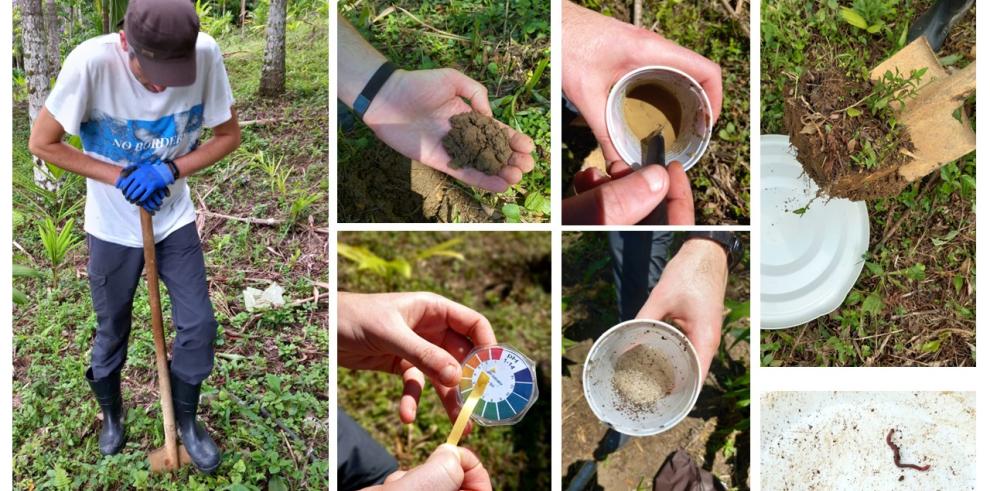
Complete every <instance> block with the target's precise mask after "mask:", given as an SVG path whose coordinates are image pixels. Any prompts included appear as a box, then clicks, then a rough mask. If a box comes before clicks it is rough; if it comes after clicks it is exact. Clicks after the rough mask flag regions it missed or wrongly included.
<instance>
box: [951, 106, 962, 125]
mask: <svg viewBox="0 0 990 491" xmlns="http://www.w3.org/2000/svg"><path fill="white" fill-rule="evenodd" d="M952 117H953V118H954V119H955V120H956V121H959V124H962V122H963V121H962V106H960V107H957V108H956V110H955V111H952Z"/></svg>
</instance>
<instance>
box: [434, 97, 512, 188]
mask: <svg viewBox="0 0 990 491" xmlns="http://www.w3.org/2000/svg"><path fill="white" fill-rule="evenodd" d="M443 148H444V149H445V150H447V153H448V154H449V155H450V159H451V160H450V166H451V167H453V168H455V169H460V168H462V167H471V168H473V169H477V170H479V171H481V172H484V173H485V174H488V175H490V176H493V175H496V174H498V173H499V171H501V170H502V168H503V167H505V166H506V165H508V164H509V158H510V157H512V148H511V147H510V146H509V135H508V132H506V130H505V128H503V127H502V125H500V124H499V123H498V121H496V120H494V119H492V118H489V117H488V116H485V115H483V114H480V113H476V112H473V111H472V112H467V113H462V114H456V115H454V116H451V118H450V132H449V133H447V136H445V137H443Z"/></svg>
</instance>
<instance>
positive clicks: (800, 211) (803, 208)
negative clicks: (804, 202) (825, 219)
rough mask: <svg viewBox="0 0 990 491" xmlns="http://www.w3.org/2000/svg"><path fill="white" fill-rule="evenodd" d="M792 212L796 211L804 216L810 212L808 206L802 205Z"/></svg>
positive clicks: (796, 213) (795, 212)
mask: <svg viewBox="0 0 990 491" xmlns="http://www.w3.org/2000/svg"><path fill="white" fill-rule="evenodd" d="M792 213H794V214H795V215H797V216H804V214H805V213H808V207H807V206H802V207H801V208H798V209H796V210H794V211H793V212H792Z"/></svg>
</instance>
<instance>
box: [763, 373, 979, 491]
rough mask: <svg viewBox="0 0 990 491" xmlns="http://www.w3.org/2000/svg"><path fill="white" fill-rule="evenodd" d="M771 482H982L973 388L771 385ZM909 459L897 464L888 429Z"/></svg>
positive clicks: (766, 469) (766, 478)
mask: <svg viewBox="0 0 990 491" xmlns="http://www.w3.org/2000/svg"><path fill="white" fill-rule="evenodd" d="M760 420H761V436H762V441H761V447H762V448H761V460H760V480H761V482H762V489H765V490H787V489H792V490H798V489H816V490H833V489H834V490H851V489H855V490H861V491H870V490H887V489H897V490H926V491H934V490H946V491H948V490H973V489H976V396H975V394H974V393H972V392H771V393H768V394H765V395H764V396H763V399H762V405H761V414H760ZM891 428H896V429H897V430H898V431H899V432H898V433H895V436H894V440H893V441H894V443H895V444H897V445H898V446H899V447H900V451H901V462H902V463H909V464H916V465H925V464H928V465H930V466H931V468H930V469H928V470H927V471H925V472H920V471H917V470H913V469H901V468H898V467H896V466H895V465H894V453H893V451H892V450H891V449H890V447H889V446H887V442H886V437H887V433H888V432H889V431H890V429H891Z"/></svg>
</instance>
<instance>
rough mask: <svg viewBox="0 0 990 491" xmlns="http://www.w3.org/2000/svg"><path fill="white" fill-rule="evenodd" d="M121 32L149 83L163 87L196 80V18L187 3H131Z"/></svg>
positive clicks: (137, 0)
mask: <svg viewBox="0 0 990 491" xmlns="http://www.w3.org/2000/svg"><path fill="white" fill-rule="evenodd" d="M124 33H125V34H126V35H127V42H128V44H129V45H131V46H133V48H134V55H135V56H137V59H138V61H139V62H140V63H141V70H142V71H143V72H144V75H145V76H146V77H148V80H150V81H151V82H152V83H154V84H157V85H164V86H166V87H181V86H185V85H192V84H193V82H195V81H196V38H197V37H198V36H199V17H198V16H197V15H196V8H195V7H193V4H192V2H190V1H189V0H131V1H130V4H129V5H128V6H127V14H126V15H125V16H124Z"/></svg>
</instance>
